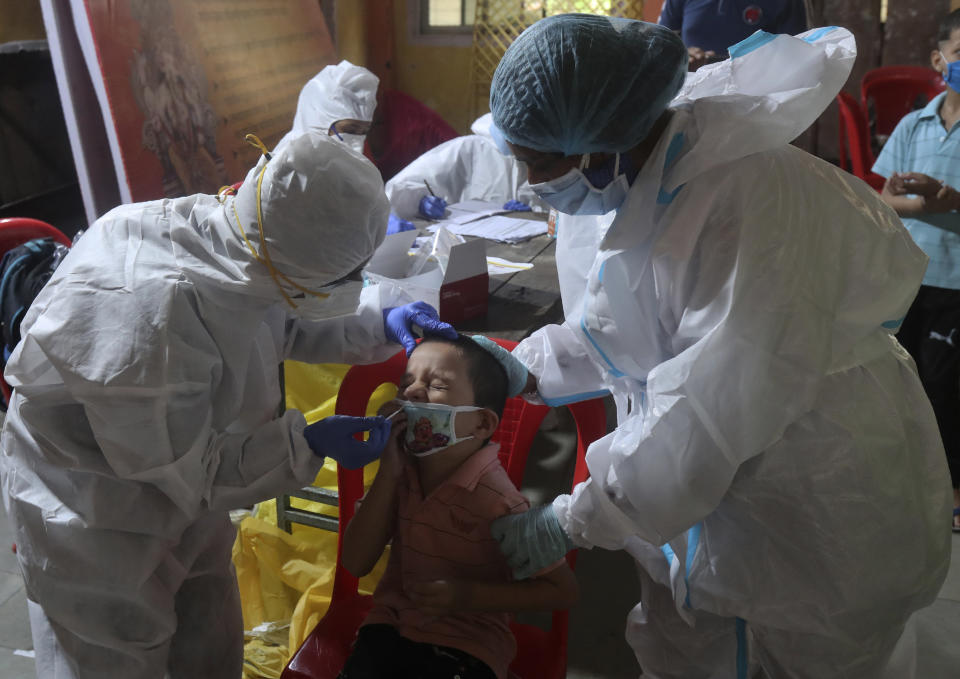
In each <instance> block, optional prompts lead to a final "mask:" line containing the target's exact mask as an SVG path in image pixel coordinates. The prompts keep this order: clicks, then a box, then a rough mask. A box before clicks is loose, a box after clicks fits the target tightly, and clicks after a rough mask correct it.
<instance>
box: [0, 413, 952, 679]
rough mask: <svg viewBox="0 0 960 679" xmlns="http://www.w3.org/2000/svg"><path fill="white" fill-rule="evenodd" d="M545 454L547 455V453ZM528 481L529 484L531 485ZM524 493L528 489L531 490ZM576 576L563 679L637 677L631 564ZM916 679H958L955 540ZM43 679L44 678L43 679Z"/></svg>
mask: <svg viewBox="0 0 960 679" xmlns="http://www.w3.org/2000/svg"><path fill="white" fill-rule="evenodd" d="M563 429H565V427H561V428H560V430H557V431H555V432H545V433H541V435H540V436H539V437H538V441H537V443H536V444H535V448H537V449H538V451H532V453H531V454H532V456H533V459H540V460H541V463H540V464H539V465H537V467H538V468H537V469H534V470H532V474H531V473H528V477H531V476H533V477H535V478H533V479H530V478H528V481H527V482H526V483H525V484H524V492H525V493H526V494H527V495H528V496H530V498H531V500H532V501H533V502H534V504H536V503H537V502H540V501H543V500H545V499H547V498H546V497H545V494H546V493H548V492H550V491H547V490H541V489H542V488H549V487H551V486H554V487H563V483H557V484H556V485H554V483H553V482H552V481H551V482H547V483H545V481H547V479H548V478H550V477H555V478H561V479H562V478H563V477H566V478H569V476H568V474H569V463H570V455H569V453H568V451H567V450H565V449H566V448H567V446H568V445H569V437H567V435H565V434H564V433H563V431H562V430H563ZM544 451H552V452H550V453H546V452H544ZM531 481H532V483H531ZM528 486H529V487H528ZM12 542H13V538H12V534H11V528H10V525H9V521H8V520H7V518H6V516H5V514H4V513H3V510H2V507H0V679H30V678H32V677H34V676H35V674H34V661H33V660H32V659H30V658H26V657H22V656H19V655H15V654H14V652H15V651H16V650H18V649H20V650H30V649H32V648H33V642H32V641H31V637H30V625H29V622H28V619H27V605H26V595H25V593H24V587H23V581H22V580H21V578H20V574H19V572H18V569H17V562H16V557H15V555H14V554H13V553H12V552H11V550H10V545H11V543H12ZM577 576H578V580H579V581H580V587H581V601H580V603H579V604H578V605H577V606H576V607H575V608H574V609H573V610H572V612H571V616H570V652H569V664H568V668H569V669H568V673H567V676H568V677H570V678H571V679H600V678H603V679H608V678H609V679H613V678H616V679H625V678H627V677H636V676H637V675H638V672H639V669H638V666H637V664H636V661H635V660H634V658H633V654H632V653H631V651H630V649H629V648H628V647H627V645H626V643H625V642H624V640H623V627H624V621H625V619H626V615H627V612H628V611H629V610H630V609H631V608H632V607H633V604H634V603H635V602H636V601H637V599H638V598H639V588H638V585H637V581H636V577H635V575H634V569H633V563H632V561H631V559H630V558H629V557H627V556H626V554H624V553H622V552H607V551H604V550H602V549H594V550H583V551H581V553H580V556H579V557H578V563H577ZM918 631H919V639H920V642H919V671H918V674H917V676H918V678H919V679H957V677H960V534H955V535H954V536H953V561H952V564H951V568H950V573H949V575H948V576H947V580H946V583H945V584H944V586H943V590H942V591H941V593H940V598H939V599H938V600H937V601H936V602H935V603H934V604H933V605H932V606H930V607H929V608H927V609H926V610H924V611H922V613H921V615H920V620H919V630H918ZM41 679H45V678H41Z"/></svg>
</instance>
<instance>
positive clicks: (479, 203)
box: [443, 200, 504, 224]
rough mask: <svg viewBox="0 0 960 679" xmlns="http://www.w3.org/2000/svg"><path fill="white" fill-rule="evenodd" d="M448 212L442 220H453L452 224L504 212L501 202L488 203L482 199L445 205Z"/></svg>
mask: <svg viewBox="0 0 960 679" xmlns="http://www.w3.org/2000/svg"><path fill="white" fill-rule="evenodd" d="M447 212H448V214H447V215H445V216H444V218H443V221H446V222H453V223H454V224H466V223H467V222H472V221H473V220H475V219H482V218H483V217H489V216H490V215H494V214H497V213H498V212H504V209H503V205H502V204H501V203H488V202H487V201H483V200H465V201H463V202H461V203H453V204H452V205H448V206H447Z"/></svg>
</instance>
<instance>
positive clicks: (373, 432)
mask: <svg viewBox="0 0 960 679" xmlns="http://www.w3.org/2000/svg"><path fill="white" fill-rule="evenodd" d="M364 431H369V432H370V437H369V438H368V439H367V440H366V441H358V440H357V439H355V438H354V437H353V435H354V434H357V433H359V432H364ZM303 437H304V438H305V439H307V444H308V445H309V446H310V449H311V450H312V451H313V452H314V453H316V454H317V455H320V456H322V457H332V458H333V459H334V460H336V461H337V462H339V463H340V464H341V465H343V466H344V467H346V468H347V469H357V468H359V467H362V466H364V465H365V464H367V463H369V462H373V461H374V460H376V459H377V458H378V457H380V453H381V452H383V449H384V448H385V447H386V445H387V440H388V439H389V437H390V422H389V421H388V420H387V419H386V418H383V417H352V416H350V415H331V416H329V417H325V418H323V419H322V420H317V421H316V422H314V423H313V424H308V425H307V426H306V428H305V429H304V430H303Z"/></svg>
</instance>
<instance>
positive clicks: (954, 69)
mask: <svg viewBox="0 0 960 679" xmlns="http://www.w3.org/2000/svg"><path fill="white" fill-rule="evenodd" d="M940 58H941V59H943V60H944V62H946V64H947V72H946V73H944V74H943V82H945V83H947V87H949V88H950V89H951V90H953V91H954V92H960V61H948V60H947V58H946V57H945V56H944V55H943V52H940Z"/></svg>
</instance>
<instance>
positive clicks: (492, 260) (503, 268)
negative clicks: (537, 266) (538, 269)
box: [487, 257, 533, 276]
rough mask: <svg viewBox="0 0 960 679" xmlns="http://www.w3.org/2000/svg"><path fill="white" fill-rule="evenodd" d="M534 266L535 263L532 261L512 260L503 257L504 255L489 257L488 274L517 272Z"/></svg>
mask: <svg viewBox="0 0 960 679" xmlns="http://www.w3.org/2000/svg"><path fill="white" fill-rule="evenodd" d="M532 268H533V264H531V263H530V262H511V261H510V260H509V259H503V258H502V257H487V274H489V275H490V276H496V275H498V274H510V273H517V272H518V271H526V270H527V269H532Z"/></svg>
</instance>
